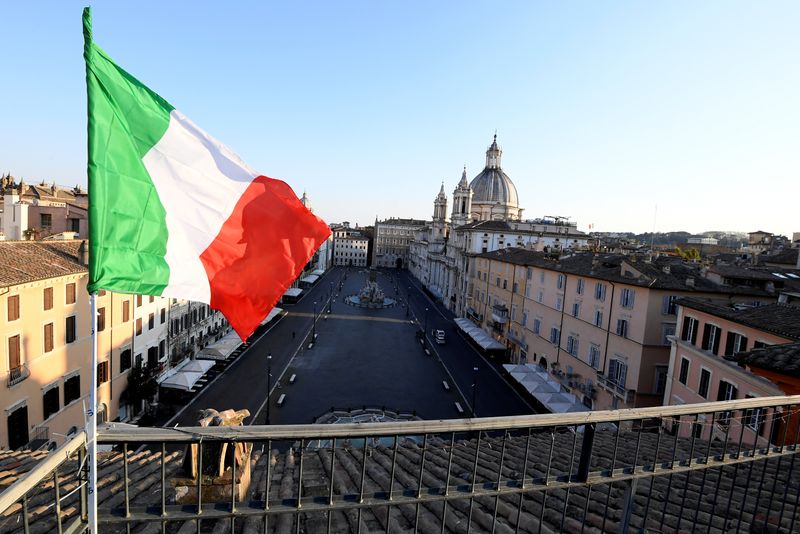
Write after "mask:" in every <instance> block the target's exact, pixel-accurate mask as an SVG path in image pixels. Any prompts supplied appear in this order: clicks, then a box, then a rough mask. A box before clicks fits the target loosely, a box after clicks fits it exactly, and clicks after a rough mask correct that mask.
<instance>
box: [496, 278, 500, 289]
mask: <svg viewBox="0 0 800 534" xmlns="http://www.w3.org/2000/svg"><path fill="white" fill-rule="evenodd" d="M496 285H497V287H500V277H499V276H498V277H497V284H496Z"/></svg>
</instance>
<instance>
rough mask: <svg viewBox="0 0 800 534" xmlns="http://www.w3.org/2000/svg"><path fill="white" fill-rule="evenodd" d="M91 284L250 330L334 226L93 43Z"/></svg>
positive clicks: (89, 76)
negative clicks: (163, 300)
mask: <svg viewBox="0 0 800 534" xmlns="http://www.w3.org/2000/svg"><path fill="white" fill-rule="evenodd" d="M83 31H84V39H85V45H84V58H85V59H86V85H87V90H88V107H89V163H88V171H89V198H90V202H89V223H90V224H89V287H88V289H89V291H90V292H94V291H97V290H100V289H108V290H112V291H119V292H123V293H136V294H141V295H160V296H166V297H176V298H185V299H190V300H193V301H198V302H204V303H207V304H209V305H210V306H211V307H212V308H215V309H218V310H220V311H221V312H222V313H223V314H224V315H225V317H226V318H227V319H228V321H229V322H230V324H231V325H232V326H233V328H234V329H235V330H236V332H237V333H238V334H239V336H240V337H241V338H242V339H243V340H244V339H246V338H247V337H249V336H250V334H252V333H253V331H254V330H255V329H256V327H257V326H258V325H259V324H260V323H261V321H262V320H263V319H264V318H265V317H266V316H267V314H268V313H269V311H270V310H271V309H272V308H273V306H275V304H276V303H277V301H278V299H279V298H280V297H281V296H282V295H283V293H284V291H286V289H287V288H288V287H289V286H290V285H291V284H292V282H293V281H294V280H295V279H296V278H297V277H298V275H299V274H300V273H301V272H302V270H303V267H304V266H305V265H306V263H307V262H308V261H309V259H310V258H311V257H312V256H313V254H314V252H315V251H316V250H317V249H318V248H319V246H320V245H321V244H322V243H323V242H324V241H325V240H326V239H327V238H328V237H329V236H330V229H329V228H328V226H327V225H326V224H325V223H324V222H323V221H322V220H321V219H319V218H317V217H316V216H314V215H313V214H312V213H311V212H310V211H309V210H307V209H306V207H305V206H303V204H302V203H301V202H300V200H299V199H298V198H297V196H296V195H295V194H294V192H293V191H292V189H291V188H290V187H289V186H288V185H287V184H286V183H284V182H282V181H280V180H276V179H273V178H268V177H266V176H264V175H261V174H259V173H257V172H255V171H254V170H252V169H251V168H250V167H248V166H247V165H246V164H245V163H244V162H243V161H242V160H240V159H239V157H238V156H236V154H234V153H233V152H232V151H231V150H230V149H229V148H228V147H226V146H225V145H223V144H222V143H220V142H219V141H217V140H216V139H214V138H213V137H211V136H210V135H208V134H207V133H206V132H204V131H203V130H201V129H200V128H198V127H197V126H196V125H195V124H194V123H193V122H192V121H190V120H189V119H188V118H186V117H185V116H184V115H183V114H182V113H181V112H179V111H178V110H176V109H175V108H174V107H173V106H172V105H171V104H169V103H168V102H167V101H166V100H164V99H163V98H161V97H160V96H159V95H157V94H156V93H155V92H153V91H152V90H150V89H149V88H148V87H146V86H145V85H143V84H142V83H141V82H139V80H137V79H136V78H134V77H133V76H131V75H130V74H128V73H127V72H126V71H124V70H123V69H121V68H120V67H118V66H117V65H116V64H115V63H114V62H113V61H112V60H111V59H110V58H109V57H108V56H107V55H106V53H105V52H103V51H102V50H101V49H100V48H99V47H98V46H96V45H95V44H94V43H93V42H92V35H91V15H90V12H89V10H88V8H87V9H86V10H84V14H83Z"/></svg>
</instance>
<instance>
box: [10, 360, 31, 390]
mask: <svg viewBox="0 0 800 534" xmlns="http://www.w3.org/2000/svg"><path fill="white" fill-rule="evenodd" d="M29 376H31V371H30V369H28V364H27V363H23V364H22V365H20V366H18V367H14V368H12V369H9V370H8V382H7V385H8V387H11V386H15V385H17V384H19V383H20V382H22V381H23V380H25V379H26V378H28V377H29Z"/></svg>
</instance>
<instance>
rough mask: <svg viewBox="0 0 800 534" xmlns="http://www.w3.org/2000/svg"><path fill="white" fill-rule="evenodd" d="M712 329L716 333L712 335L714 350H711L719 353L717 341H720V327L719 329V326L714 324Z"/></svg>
mask: <svg viewBox="0 0 800 534" xmlns="http://www.w3.org/2000/svg"><path fill="white" fill-rule="evenodd" d="M714 330H715V331H716V334H717V335H715V336H714V347H713V348H714V350H713V352H714V354H719V342H720V338H721V337H722V329H720V328H718V327H716V326H715V327H714Z"/></svg>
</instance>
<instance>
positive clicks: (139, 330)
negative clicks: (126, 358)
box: [136, 317, 142, 336]
mask: <svg viewBox="0 0 800 534" xmlns="http://www.w3.org/2000/svg"><path fill="white" fill-rule="evenodd" d="M136 335H137V336H141V335H142V318H141V317H139V318H138V319H136Z"/></svg>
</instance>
